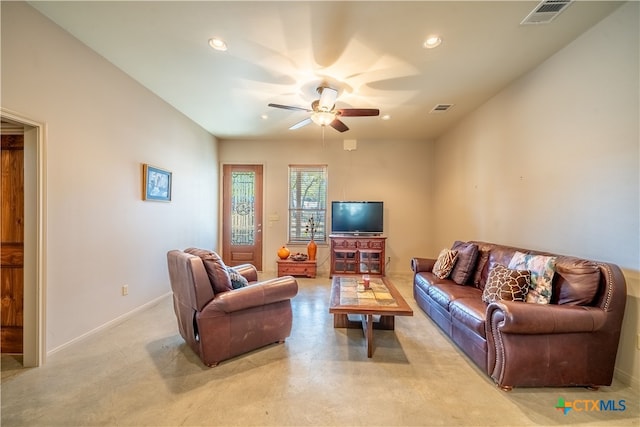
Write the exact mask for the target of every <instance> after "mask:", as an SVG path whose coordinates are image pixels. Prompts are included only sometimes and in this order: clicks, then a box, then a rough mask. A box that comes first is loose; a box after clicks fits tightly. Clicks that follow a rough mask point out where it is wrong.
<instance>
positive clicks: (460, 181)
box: [430, 2, 640, 383]
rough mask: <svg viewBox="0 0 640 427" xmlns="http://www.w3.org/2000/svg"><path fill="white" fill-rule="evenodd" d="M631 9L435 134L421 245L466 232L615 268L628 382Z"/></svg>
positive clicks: (633, 259) (634, 8)
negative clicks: (622, 289)
mask: <svg viewBox="0 0 640 427" xmlns="http://www.w3.org/2000/svg"><path fill="white" fill-rule="evenodd" d="M638 9H639V4H638V3H637V2H630V3H627V4H625V5H623V6H622V7H620V8H619V9H617V10H616V11H614V12H613V13H612V14H611V15H610V16H609V17H607V18H605V19H604V20H603V21H601V22H600V23H599V24H597V25H596V26H594V27H593V28H592V29H590V30H589V31H587V32H586V33H585V34H583V35H582V36H581V37H579V38H578V39H577V40H575V41H574V42H573V43H571V44H570V45H569V46H567V47H566V48H565V49H563V50H562V51H560V52H559V53H557V54H556V55H554V56H553V57H551V58H549V59H548V60H547V61H546V62H545V63H543V64H542V65H541V66H539V67H538V68H537V69H535V70H533V71H531V72H530V73H528V74H527V75H525V76H523V77H522V78H520V79H519V80H517V81H516V82H514V83H513V84H511V85H510V86H509V87H508V88H507V89H505V90H504V91H502V92H501V93H499V94H498V95H497V96H495V97H494V98H493V99H491V100H490V101H489V102H487V103H486V104H485V105H484V106H482V107H481V108H480V109H478V110H477V111H475V112H474V113H473V114H471V115H470V116H469V117H467V118H466V119H465V120H464V121H463V122H462V123H460V124H459V125H458V126H457V127H456V128H455V129H453V130H451V131H450V132H448V133H447V134H446V135H444V136H443V137H441V138H439V139H438V140H437V141H436V147H435V157H436V162H435V167H436V173H435V176H436V185H435V192H434V205H435V206H437V209H436V212H437V214H436V216H435V219H436V222H435V223H436V224H437V225H438V226H437V227H436V228H435V229H434V241H433V244H432V246H431V248H430V249H431V252H432V254H437V249H438V248H440V247H441V246H447V245H449V244H451V242H452V241H453V240H455V239H471V238H472V239H477V240H486V241H490V242H499V243H505V244H511V245H516V246H522V247H526V248H533V249H541V250H547V251H551V252H555V253H562V254H569V255H576V256H581V257H585V258H590V259H596V260H602V261H609V262H613V263H615V264H618V265H619V266H620V267H622V268H623V270H624V272H625V277H626V279H627V286H628V293H629V297H628V301H627V310H626V312H625V320H624V325H623V338H622V343H621V346H620V349H619V355H618V361H617V365H616V367H617V374H618V376H619V377H620V378H622V379H624V380H626V381H627V382H631V381H633V382H635V383H637V382H638V379H639V377H640V362H639V361H640V357H639V356H640V354H639V353H640V352H638V350H637V349H636V335H637V334H638V331H639V330H640V328H639V323H640V321H639V320H638V312H639V310H638V307H639V297H640V280H639V277H640V273H639V270H640V247H639V246H640V241H639V236H640V224H639V218H640V208H639V195H640V187H639V179H640V175H639V141H640V137H639V117H640V109H639V106H638V103H639V99H640V90H639V79H638V76H639V75H640V72H639V57H638V52H639V46H638V45H639V38H638V34H640V32H639V25H638V18H639V10H638ZM552 25H553V24H552Z"/></svg>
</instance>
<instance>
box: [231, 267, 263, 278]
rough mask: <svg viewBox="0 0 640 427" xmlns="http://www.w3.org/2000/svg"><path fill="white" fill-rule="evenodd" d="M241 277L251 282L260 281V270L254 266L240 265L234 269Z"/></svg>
mask: <svg viewBox="0 0 640 427" xmlns="http://www.w3.org/2000/svg"><path fill="white" fill-rule="evenodd" d="M233 269H234V270H236V271H237V272H238V273H240V275H242V276H244V278H245V279H247V281H249V282H257V281H258V270H256V267H255V266H254V265H253V264H240V265H235V266H234V267H233Z"/></svg>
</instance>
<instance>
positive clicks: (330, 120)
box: [269, 86, 380, 132]
mask: <svg viewBox="0 0 640 427" xmlns="http://www.w3.org/2000/svg"><path fill="white" fill-rule="evenodd" d="M317 91H318V93H319V94H320V99H316V100H315V101H313V102H312V103H311V109H308V108H304V107H294V106H290V105H281V104H269V107H274V108H282V109H284V110H294V111H306V112H307V113H311V116H310V117H307V118H306V119H304V120H302V121H300V122H298V123H296V124H294V125H293V126H291V127H290V128H289V130H294V129H299V128H301V127H303V126H306V125H308V124H309V123H312V122H313V123H315V124H317V125H319V126H327V125H329V126H331V127H332V128H334V129H335V130H337V131H338V132H345V131H348V130H349V128H348V127H347V125H345V124H344V123H343V122H342V121H341V120H340V117H366V116H377V115H379V114H380V110H378V109H377V108H336V105H335V103H336V99H337V98H338V91H337V90H335V89H332V88H330V87H325V86H320V87H319V88H318V89H317Z"/></svg>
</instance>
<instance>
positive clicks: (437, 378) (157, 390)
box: [1, 275, 640, 426]
mask: <svg viewBox="0 0 640 427" xmlns="http://www.w3.org/2000/svg"><path fill="white" fill-rule="evenodd" d="M390 279H391V280H392V281H393V283H394V284H395V285H396V287H397V288H398V289H399V290H400V292H401V293H402V294H403V296H404V297H405V299H406V300H407V301H408V302H409V304H410V305H411V306H412V308H413V310H414V316H413V317H398V318H396V330H395V331H375V335H374V337H375V350H374V355H373V358H371V359H368V358H367V354H366V346H365V342H364V337H363V334H362V331H359V330H355V329H352V330H344V329H334V328H333V326H332V325H333V324H332V318H331V317H330V315H329V313H328V301H329V288H330V279H329V278H327V277H320V278H317V279H315V280H313V279H299V281H298V283H299V285H300V291H299V294H298V296H297V297H296V298H295V299H294V301H293V302H294V307H293V310H294V324H293V331H292V335H291V337H290V338H289V339H288V340H287V341H286V343H285V344H282V345H276V344H274V345H271V346H268V347H265V348H262V349H259V350H256V351H254V352H252V353H249V354H246V355H244V356H240V357H237V358H235V359H232V360H228V361H226V362H223V363H222V364H220V365H219V366H218V367H216V368H206V367H204V366H203V365H202V364H201V363H200V361H199V359H198V358H197V357H196V356H195V355H194V354H193V353H192V351H191V350H190V349H189V348H188V347H187V346H186V345H185V343H184V342H183V340H182V338H181V337H180V335H179V334H178V332H177V328H176V322H175V317H174V314H173V308H172V305H171V299H170V298H169V297H168V298H166V299H163V300H162V301H161V302H160V303H158V304H157V305H155V306H153V307H151V308H149V309H147V310H145V311H143V312H140V313H138V314H136V315H135V316H132V317H130V318H129V319H127V320H126V321H124V322H122V323H120V324H118V325H116V326H114V327H112V328H109V329H107V330H103V331H101V332H98V333H96V334H93V335H91V336H90V337H88V338H86V339H84V340H83V341H81V342H78V343H75V344H73V345H70V346H68V347H65V348H64V349H62V350H60V351H58V352H56V353H54V354H52V355H50V356H49V357H48V360H47V363H46V365H44V366H42V367H40V368H32V369H24V368H22V367H20V366H19V363H18V362H17V360H18V361H19V359H17V358H16V357H15V356H3V357H2V384H1V391H2V394H1V399H2V418H1V423H2V426H94V425H109V426H110V425H132V426H133V425H135V426H140V425H153V426H177V425H189V426H196V425H278V426H281V425H291V426H302V425H327V426H329V425H345V426H359V425H362V426H365V425H366V426H371V425H384V426H391V425H468V426H480V425H496V426H526V425H599V426H600V425H612V426H613V425H615V426H619V425H636V426H637V425H640V421H639V419H640V410H639V406H640V399H639V397H640V396H639V393H638V390H632V389H631V387H629V386H626V385H625V384H623V383H621V382H619V381H614V384H613V385H612V386H611V387H604V388H601V389H600V390H599V391H589V390H586V389H584V388H545V389H541V388H538V389H515V390H513V391H512V392H510V393H505V392H503V391H501V390H499V389H497V388H496V387H495V385H494V384H493V383H492V381H491V380H490V379H489V378H488V377H487V376H486V375H485V374H483V373H482V372H481V371H480V370H479V369H477V368H476V367H475V365H473V364H472V363H471V362H470V361H469V360H468V359H467V358H466V357H465V356H464V355H463V354H462V353H461V352H460V351H459V350H458V349H457V347H456V346H455V345H454V344H452V343H451V342H450V341H449V340H448V339H447V338H446V337H445V336H444V335H443V334H442V333H441V332H440V330H439V329H438V328H437V327H436V326H435V325H434V324H433V323H432V322H431V321H430V320H429V319H428V318H427V317H426V315H425V314H424V313H423V312H422V311H421V310H420V309H419V308H418V307H417V306H416V304H415V301H414V299H413V297H412V289H411V277H410V276H408V275H407V276H391V277H390ZM532 351H534V349H532ZM560 397H562V398H564V399H565V401H573V400H583V399H587V400H600V399H602V400H615V401H616V402H618V401H620V400H624V401H625V405H626V410H625V411H615V412H612V411H599V412H596V411H588V412H587V411H585V412H576V411H570V412H569V413H568V414H567V415H563V413H562V412H561V411H559V410H557V409H555V405H556V403H557V401H558V398H560Z"/></svg>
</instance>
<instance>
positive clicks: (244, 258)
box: [222, 165, 262, 271]
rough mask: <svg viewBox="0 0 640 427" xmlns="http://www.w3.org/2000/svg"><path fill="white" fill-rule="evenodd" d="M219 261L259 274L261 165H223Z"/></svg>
mask: <svg viewBox="0 0 640 427" xmlns="http://www.w3.org/2000/svg"><path fill="white" fill-rule="evenodd" d="M222 175H223V177H222V198H223V200H222V209H223V214H222V260H223V261H224V262H225V264H227V265H231V266H233V265H238V264H244V263H250V264H253V265H255V266H256V268H257V269H258V270H259V271H262V165H224V166H223V173H222Z"/></svg>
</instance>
